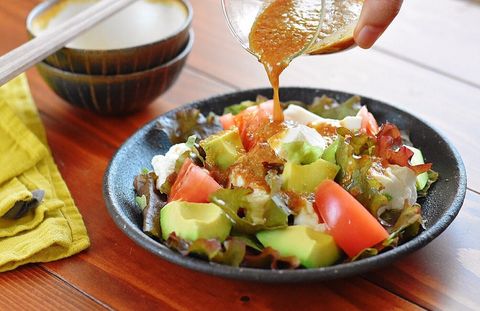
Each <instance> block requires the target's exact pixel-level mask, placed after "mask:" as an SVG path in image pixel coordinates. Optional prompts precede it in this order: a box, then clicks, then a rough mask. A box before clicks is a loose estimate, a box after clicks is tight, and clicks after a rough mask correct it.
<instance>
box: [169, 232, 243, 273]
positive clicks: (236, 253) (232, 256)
mask: <svg viewBox="0 0 480 311" xmlns="http://www.w3.org/2000/svg"><path fill="white" fill-rule="evenodd" d="M165 243H166V245H167V246H168V247H169V248H171V249H173V250H176V251H178V252H179V253H180V254H182V255H183V256H188V255H193V256H197V257H200V258H203V259H206V260H209V261H213V262H217V263H220V264H225V265H229V266H233V267H238V266H240V264H241V263H242V262H243V259H244V257H245V252H246V245H245V242H243V241H242V240H241V239H238V238H236V237H230V238H228V239H227V240H225V241H224V242H223V243H221V242H220V241H218V240H215V239H197V240H195V241H193V242H189V241H186V240H184V239H182V238H180V237H178V236H177V235H175V233H172V234H170V236H169V237H168V239H167V240H166V242H165Z"/></svg>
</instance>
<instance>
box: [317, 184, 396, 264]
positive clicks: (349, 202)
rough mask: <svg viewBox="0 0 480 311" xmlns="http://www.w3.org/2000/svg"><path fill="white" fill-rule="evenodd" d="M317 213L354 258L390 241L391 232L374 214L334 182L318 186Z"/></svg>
mask: <svg viewBox="0 0 480 311" xmlns="http://www.w3.org/2000/svg"><path fill="white" fill-rule="evenodd" d="M315 210H316V212H317V214H318V215H319V216H320V217H321V218H322V219H323V220H324V221H325V223H326V225H327V227H328V230H329V233H330V234H331V235H332V236H333V238H334V240H335V242H336V243H337V244H338V246H339V247H340V248H341V249H343V250H344V251H345V253H347V255H348V256H349V257H350V258H351V257H354V256H356V255H358V253H360V252H361V251H362V250H364V249H365V248H368V247H372V246H374V245H376V244H378V243H380V242H382V241H383V240H385V239H386V238H388V232H387V231H386V230H385V229H384V228H383V227H382V225H380V223H379V222H378V221H377V220H376V219H375V218H374V217H373V216H372V214H370V212H369V211H368V210H367V209H366V208H365V207H363V205H362V204H360V203H359V202H358V201H357V200H356V199H355V198H354V197H353V196H352V195H351V194H350V193H348V192H347V191H346V190H345V189H343V188H342V187H341V186H340V185H339V184H337V183H335V182H334V181H332V180H325V181H324V182H322V183H321V184H320V185H319V186H318V188H317V190H316V192H315Z"/></svg>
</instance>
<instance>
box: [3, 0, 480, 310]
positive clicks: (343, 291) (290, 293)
mask: <svg viewBox="0 0 480 311" xmlns="http://www.w3.org/2000/svg"><path fill="white" fill-rule="evenodd" d="M38 2H39V1H38V0H15V1H12V0H3V1H0V29H2V31H1V32H2V33H1V35H0V36H1V40H0V53H2V54H3V53H5V52H7V51H8V50H10V49H12V48H14V47H15V46H17V45H20V44H21V43H22V42H24V41H25V40H26V34H25V27H24V21H25V18H26V16H27V14H28V12H29V11H30V10H31V9H32V8H33V7H34V6H35V5H36V4H37V3H38ZM191 2H192V5H193V7H194V10H195V17H194V21H193V28H194V30H195V32H196V42H195V47H194V49H193V52H192V53H191V55H190V58H189V60H188V64H187V66H186V67H185V69H184V70H183V72H182V75H181V76H180V78H179V80H178V81H177V83H176V84H175V85H174V86H173V87H172V88H171V89H170V90H169V91H168V93H166V94H164V95H163V96H162V97H161V98H159V99H157V100H156V101H155V102H154V103H153V104H152V105H151V106H149V107H148V108H147V109H145V110H144V111H142V112H139V113H137V114H135V115H132V116H129V117H124V118H103V117H99V116H96V115H94V114H92V113H90V112H86V111H82V110H79V109H76V108H73V107H71V106H69V105H67V104H66V103H65V102H64V101H62V100H61V99H60V98H58V97H57V96H55V94H54V93H53V92H52V91H51V90H50V89H49V88H48V87H47V86H46V84H45V83H44V82H43V81H42V80H41V78H40V77H39V75H38V73H37V72H36V71H35V70H34V69H32V70H30V71H29V72H28V77H29V81H30V84H31V88H32V92H33V96H34V98H35V101H36V103H37V105H38V107H39V110H40V114H41V118H42V120H43V122H44V124H45V126H46V128H47V134H48V138H49V143H50V146H51V148H52V151H53V155H54V157H55V160H56V163H57V165H58V166H59V169H60V171H61V173H62V175H63V177H64V179H65V181H66V183H67V184H68V186H69V188H70V190H71V192H72V195H73V197H74V199H75V201H76V203H77V205H78V208H79V209H80V211H81V213H82V215H83V217H84V220H85V223H86V226H87V229H88V232H89V235H90V238H91V242H92V245H91V247H90V249H88V250H87V251H85V252H83V253H81V254H79V255H76V256H73V257H71V258H68V259H64V260H60V261H57V262H52V263H47V264H32V265H28V266H25V267H21V268H19V269H17V270H15V271H12V272H7V273H3V274H0V309H1V310H11V309H12V307H17V308H20V309H33V310H42V309H45V310H48V309H85V310H92V309H129V310H150V309H159V310H167V309H181V310H204V309H210V310H227V309H232V310H236V309H246V308H251V309H260V310H301V309H321V308H325V309H341V310H346V309H356V308H359V309H422V308H426V309H445V310H466V309H477V310H478V309H480V165H479V164H478V161H479V158H478V157H479V155H480V147H479V139H478V137H479V129H480V121H479V120H480V109H479V108H480V27H479V23H478V21H479V20H480V3H479V2H478V1H475V0H422V1H406V2H405V4H404V8H403V10H402V12H401V13H400V15H399V16H398V18H397V20H396V21H395V23H394V24H393V25H392V27H391V28H390V29H389V30H388V32H387V33H386V34H385V35H384V36H383V37H382V38H381V40H380V41H379V42H378V44H377V45H375V47H374V48H373V49H371V50H361V49H358V48H357V49H353V50H350V51H347V52H345V53H341V54H337V55H331V56H323V57H303V58H301V59H297V60H295V61H294V63H293V64H292V66H290V67H289V68H288V69H287V70H286V72H285V74H284V75H283V76H282V85H283V86H287V85H288V86H314V87H321V88H331V89H338V90H344V91H348V92H353V93H358V94H360V95H365V96H369V97H374V98H377V99H380V100H383V101H386V102H389V103H392V104H395V105H397V106H398V107H400V108H402V109H404V110H406V111H409V112H411V113H414V114H416V115H419V116H420V117H421V118H423V119H425V120H426V121H428V122H430V123H431V124H433V125H434V126H435V127H436V128H438V129H439V130H440V131H441V132H442V133H443V134H445V135H446V136H447V137H448V138H449V139H450V140H451V141H452V142H453V144H454V145H455V146H456V147H457V148H458V150H459V151H460V154H461V156H462V157H463V160H464V162H465V165H466V168H467V174H468V191H467V196H466V199H465V203H464V205H463V207H462V209H461V211H460V214H459V215H458V217H457V218H456V219H455V221H454V222H453V223H452V225H451V226H450V227H449V228H448V229H447V230H446V231H445V232H444V233H443V234H442V235H441V236H440V237H438V238H437V239H436V240H434V241H433V242H432V243H430V244H429V245H428V246H426V247H425V248H423V249H421V250H419V251H417V252H415V253H413V254H411V255H409V256H406V257H404V258H402V259H401V260H398V261H397V262H395V263H394V264H393V265H392V266H389V267H386V268H382V269H379V270H377V271H373V272H371V273H368V274H365V275H361V276H357V277H353V278H350V279H343V280H336V281H331V282H325V283H311V284H294V285H291V284H275V285H272V284H256V283H249V282H240V281H234V280H228V279H222V278H218V277H214V276H210V275H204V274H202V273H198V272H194V271H190V270H187V269H184V268H181V267H178V266H176V265H174V264H171V263H168V262H166V261H164V260H161V259H159V258H158V257H156V256H155V255H153V254H151V253H149V252H147V251H146V250H144V249H142V248H140V247H139V246H137V245H136V244H135V243H133V242H132V241H131V240H130V239H129V238H128V237H127V236H126V235H124V234H123V233H122V232H121V231H120V230H119V229H118V228H117V227H116V226H115V224H114V223H113V221H112V219H111V218H110V216H109V214H108V212H107V210H106V208H105V203H104V201H103V197H102V178H103V174H104V171H105V169H106V167H107V164H108V162H109V160H110V158H111V157H112V155H113V153H114V152H115V150H116V149H117V148H118V147H119V146H120V145H121V143H122V142H123V141H124V140H125V139H126V138H127V137H129V136H130V135H131V134H132V133H134V132H135V131H136V130H137V129H138V128H139V127H141V126H142V125H143V124H144V123H145V122H147V121H149V120H151V119H153V118H155V117H156V116H157V115H159V114H161V113H163V112H166V111H168V110H170V109H172V108H174V107H177V106H179V105H182V104H185V103H188V102H190V101H193V100H197V99H202V98H205V97H209V96H212V95H216V94H221V93H225V92H230V91H234V90H238V89H246V88H251V87H260V86H267V85H268V83H267V79H266V76H265V73H264V71H263V70H262V68H261V66H260V65H259V64H258V63H257V62H256V60H254V59H253V57H251V56H250V55H249V54H248V53H246V52H245V51H243V50H242V48H241V47H240V45H239V44H238V43H237V42H236V41H235V40H234V39H233V37H232V36H231V34H230V33H229V31H228V29H227V26H226V24H225V21H224V19H223V15H222V12H221V7H220V2H219V1H218V0H191Z"/></svg>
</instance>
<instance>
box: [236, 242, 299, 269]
mask: <svg viewBox="0 0 480 311" xmlns="http://www.w3.org/2000/svg"><path fill="white" fill-rule="evenodd" d="M242 266H245V267H250V268H259V269H273V270H280V269H296V268H298V267H299V266H300V260H298V258H297V257H295V256H288V257H285V256H281V255H280V253H279V252H277V251H276V250H274V249H273V248H271V247H266V248H264V249H263V250H262V251H261V252H260V253H258V254H246V255H245V259H244V261H243V264H242Z"/></svg>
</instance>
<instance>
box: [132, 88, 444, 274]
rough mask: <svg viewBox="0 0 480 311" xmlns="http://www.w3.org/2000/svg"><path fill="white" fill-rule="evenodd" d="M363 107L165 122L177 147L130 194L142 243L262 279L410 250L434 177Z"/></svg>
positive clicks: (184, 115) (268, 103) (185, 115)
mask: <svg viewBox="0 0 480 311" xmlns="http://www.w3.org/2000/svg"><path fill="white" fill-rule="evenodd" d="M360 100H361V99H360V97H358V96H354V97H352V98H350V99H348V100H347V101H345V102H343V103H338V102H336V101H335V100H333V99H331V98H328V97H326V96H323V97H319V98H315V99H314V100H313V102H312V103H311V104H304V103H302V102H298V101H295V102H287V103H284V105H285V106H287V108H286V109H285V111H284V116H285V121H283V122H278V121H273V120H272V119H273V101H272V100H267V99H266V98H262V97H258V98H257V100H256V101H244V102H242V103H240V104H237V105H233V106H230V107H227V108H226V109H225V111H224V114H223V115H221V116H215V115H214V114H210V115H209V116H208V117H205V116H203V115H202V114H201V113H200V111H199V110H197V109H190V110H185V111H178V112H177V113H176V114H175V115H174V116H173V117H171V118H170V119H168V120H163V121H162V123H159V124H157V128H158V130H160V131H162V132H163V133H164V134H166V135H167V136H168V137H169V138H170V140H171V142H176V144H174V145H173V146H171V148H170V150H169V151H168V152H167V153H166V154H165V155H157V156H155V157H154V158H153V159H152V166H153V172H151V171H148V170H147V171H146V172H143V173H142V174H140V175H139V176H137V177H136V180H135V183H134V187H135V191H136V193H137V198H136V202H137V205H138V207H139V208H140V209H141V210H142V212H143V224H144V226H143V231H144V232H145V233H146V234H148V235H150V236H151V237H153V238H154V239H157V240H159V241H161V242H163V243H164V244H165V245H167V246H168V247H170V248H171V249H174V250H176V251H178V252H180V253H181V254H183V255H185V256H186V255H193V256H196V257H201V258H204V259H206V260H208V261H212V262H217V263H221V264H225V265H231V266H244V267H252V268H266V269H285V268H286V269H295V268H317V267H323V266H330V265H335V264H338V263H341V262H346V261H347V262H348V261H354V260H359V259H362V258H365V257H368V256H375V255H377V254H378V253H380V252H383V251H386V250H388V249H390V248H394V247H396V246H397V245H399V244H401V243H404V242H405V241H408V240H409V239H411V238H413V237H414V236H416V235H417V234H418V233H419V232H420V230H421V228H422V226H423V220H422V215H421V206H420V205H419V204H418V203H417V198H418V197H422V196H425V195H426V193H427V192H428V190H429V188H430V186H431V184H432V183H434V182H435V180H436V179H437V178H438V175H437V174H436V173H435V172H434V171H432V170H431V163H424V158H423V155H422V153H421V151H420V150H419V149H417V148H415V147H414V146H412V144H411V142H410V141H409V139H408V137H406V136H405V133H402V132H401V131H400V130H399V129H398V128H397V127H396V126H395V125H394V124H391V123H388V122H387V123H385V124H382V125H381V126H378V124H377V121H376V120H375V118H374V116H373V115H372V114H371V113H370V112H369V111H368V109H367V107H366V106H363V107H361V106H360ZM222 128H223V130H222Z"/></svg>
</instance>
